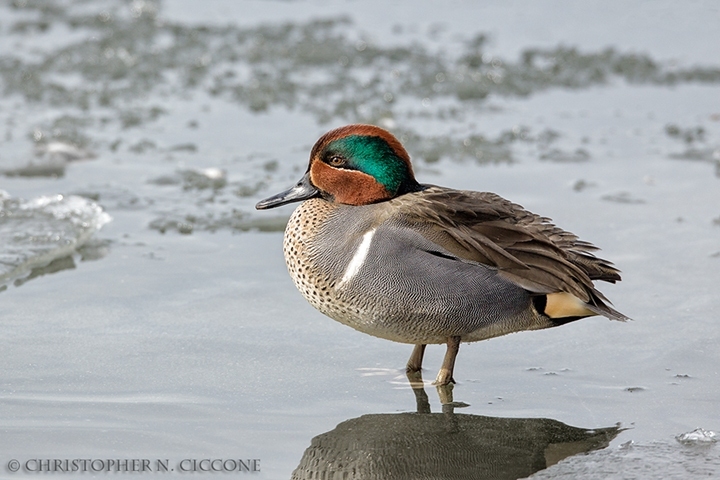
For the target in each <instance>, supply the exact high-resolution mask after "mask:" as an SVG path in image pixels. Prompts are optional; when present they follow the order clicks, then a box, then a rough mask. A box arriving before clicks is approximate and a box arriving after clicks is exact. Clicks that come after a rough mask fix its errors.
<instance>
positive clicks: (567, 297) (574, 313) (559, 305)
mask: <svg viewBox="0 0 720 480" xmlns="http://www.w3.org/2000/svg"><path fill="white" fill-rule="evenodd" d="M545 315H547V316H548V317H550V318H564V317H589V316H591V315H597V313H595V312H593V311H592V310H589V309H588V308H587V307H586V306H585V302H583V301H582V300H580V299H579V298H577V297H576V296H575V295H571V294H569V293H565V292H558V293H550V294H548V295H547V304H546V305H545Z"/></svg>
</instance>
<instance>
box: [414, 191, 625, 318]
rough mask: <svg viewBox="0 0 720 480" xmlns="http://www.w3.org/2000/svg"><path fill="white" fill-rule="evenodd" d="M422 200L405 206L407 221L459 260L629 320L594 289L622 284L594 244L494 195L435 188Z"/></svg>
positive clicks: (524, 285)
mask: <svg viewBox="0 0 720 480" xmlns="http://www.w3.org/2000/svg"><path fill="white" fill-rule="evenodd" d="M419 195H420V197H421V200H422V201H420V202H417V201H414V202H412V203H408V204H407V207H408V208H407V210H406V212H407V214H408V216H411V217H413V220H414V221H415V222H422V223H424V224H425V225H427V226H428V227H429V228H430V229H432V230H434V232H433V234H432V236H433V237H434V239H435V241H438V238H440V240H439V241H438V243H440V244H441V246H443V247H444V248H446V249H447V250H448V251H450V252H452V253H453V254H455V255H457V256H458V257H460V258H464V259H466V260H471V261H477V262H480V263H484V264H487V265H490V266H494V267H496V268H498V271H499V272H500V274H501V275H503V276H505V278H507V279H508V280H511V281H513V282H515V283H517V284H518V285H520V286H522V287H523V288H526V289H528V290H530V291H533V292H536V293H552V292H567V293H570V294H572V295H575V296H576V297H578V298H579V299H581V300H582V301H584V302H586V303H588V305H590V306H591V310H593V311H596V313H599V314H601V315H605V316H608V317H610V318H615V319H618V320H622V319H624V318H625V317H624V316H623V315H622V314H621V313H619V312H617V311H615V310H614V309H612V308H611V307H609V306H608V305H607V304H606V302H607V303H609V302H608V300H607V298H605V296H604V295H603V294H602V293H600V292H599V291H598V290H596V289H595V287H594V285H593V283H592V281H593V280H603V281H607V282H611V283H615V282H616V281H619V280H620V274H619V271H618V270H617V269H616V268H615V267H614V266H613V264H612V263H611V262H609V261H607V260H604V259H602V258H598V257H596V256H595V255H593V253H591V252H595V251H597V250H599V249H598V248H597V247H596V246H594V245H593V244H591V243H589V242H586V241H583V240H580V239H579V238H578V237H577V236H576V235H574V234H572V233H570V232H567V231H565V230H563V229H561V228H559V227H557V226H555V225H554V224H553V223H552V221H551V220H550V219H549V218H546V217H541V216H539V215H535V214H533V213H531V212H528V211H527V210H525V209H523V208H522V207H521V206H520V205H517V204H514V203H512V202H509V201H508V200H505V199H504V198H502V197H500V196H498V195H495V194H493V193H480V192H466V191H458V190H451V189H445V188H440V187H431V188H428V189H426V190H424V191H422V192H420V193H419ZM415 200H417V199H415ZM428 224H429V225H428ZM440 232H443V233H440Z"/></svg>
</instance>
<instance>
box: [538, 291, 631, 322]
mask: <svg viewBox="0 0 720 480" xmlns="http://www.w3.org/2000/svg"><path fill="white" fill-rule="evenodd" d="M590 294H591V295H590V302H587V303H586V302H583V301H582V300H580V299H579V298H577V297H576V296H574V295H572V294H570V293H567V292H557V293H549V294H547V295H543V296H541V297H544V298H540V299H536V300H535V302H534V303H535V308H536V309H537V310H538V312H539V313H542V314H543V315H545V316H547V317H549V318H550V319H551V320H552V321H553V323H555V324H558V325H562V324H564V323H568V322H571V321H573V320H578V319H580V318H585V317H591V316H593V315H602V316H604V317H607V318H609V319H610V320H618V321H621V322H625V321H627V320H630V318H629V317H627V316H625V315H623V314H622V313H620V312H618V311H617V310H615V309H614V308H612V307H611V306H609V305H608V303H610V302H609V301H608V300H607V299H606V298H605V297H604V296H603V295H602V294H601V293H600V292H598V291H592V292H590ZM543 300H544V301H543ZM606 302H607V303H606Z"/></svg>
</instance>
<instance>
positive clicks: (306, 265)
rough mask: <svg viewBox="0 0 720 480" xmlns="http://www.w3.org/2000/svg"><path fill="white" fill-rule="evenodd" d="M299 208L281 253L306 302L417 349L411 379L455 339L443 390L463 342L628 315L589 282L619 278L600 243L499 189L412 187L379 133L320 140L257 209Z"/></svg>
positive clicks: (398, 154)
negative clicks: (433, 350)
mask: <svg viewBox="0 0 720 480" xmlns="http://www.w3.org/2000/svg"><path fill="white" fill-rule="evenodd" d="M298 201H303V203H302V204H300V206H299V207H298V208H297V209H296V210H295V212H294V213H293V215H292V217H290V221H289V222H288V225H287V228H286V230H285V241H284V252H285V261H286V262H287V266H288V270H289V272H290V276H292V278H293V280H294V281H295V285H296V286H297V288H298V289H299V290H300V292H301V293H302V294H303V296H304V297H305V298H306V299H307V301H308V302H310V304H312V305H313V306H314V307H315V308H317V309H318V310H320V311H321V312H322V313H324V314H325V315H327V316H329V317H330V318H333V319H335V320H337V321H338V322H341V323H344V324H345V325H348V326H350V327H353V328H355V329H357V330H360V331H361V332H365V333H368V334H370V335H374V336H376V337H380V338H386V339H388V340H393V341H396V342H402V343H410V344H415V348H414V350H413V353H412V355H411V356H410V360H409V361H408V364H407V369H408V372H413V371H419V370H420V369H421V366H422V358H423V353H424V351H425V346H426V345H427V344H430V343H438V344H439V343H447V352H446V354H445V359H444V361H443V365H442V367H441V369H440V372H439V373H438V375H437V378H436V380H435V383H436V384H440V385H446V384H448V383H450V382H454V380H453V378H452V375H453V367H454V364H455V357H456V356H457V353H458V347H459V345H460V342H475V341H478V340H484V339H486V338H491V337H497V336H500V335H505V334H507V333H511V332H517V331H521V330H535V329H541V328H548V327H555V326H558V325H563V324H565V323H568V322H571V321H574V320H578V319H580V318H584V317H589V316H592V315H604V316H606V317H608V318H610V319H613V320H626V319H627V317H625V316H624V315H623V314H621V313H620V312H618V311H616V310H614V309H613V308H612V307H610V306H609V305H608V303H609V302H608V300H607V299H606V298H605V297H604V296H603V294H602V293H600V292H599V291H598V290H596V289H595V286H594V285H593V280H604V281H607V282H611V283H615V282H616V281H618V280H620V275H619V272H618V270H617V269H616V268H615V267H614V266H613V265H612V264H611V263H610V262H608V261H606V260H603V259H601V258H598V257H596V256H594V255H593V254H592V253H591V252H593V251H595V250H597V248H596V247H595V246H593V245H592V244H590V243H587V242H584V241H582V240H579V239H578V237H577V236H576V235H574V234H572V233H570V232H566V231H565V230H562V229H560V228H558V227H556V226H555V225H553V224H552V223H550V220H549V219H548V218H545V217H540V216H538V215H535V214H534V213H530V212H528V211H527V210H525V209H523V208H522V207H521V206H520V205H516V204H514V203H512V202H509V201H508V200H505V199H504V198H502V197H500V196H498V195H495V194H494V193H486V192H482V193H481V192H472V191H462V190H452V189H449V188H443V187H437V186H431V185H422V184H420V183H418V182H417V181H416V180H415V177H414V175H413V171H412V166H411V164H410V157H409V156H408V154H407V152H406V151H405V148H403V146H402V145H401V144H400V142H399V141H398V140H397V139H396V138H395V137H394V136H393V135H392V134H390V133H389V132H387V131H385V130H383V129H381V128H379V127H375V126H372V125H348V126H345V127H341V128H338V129H335V130H332V131H330V132H328V133H326V134H325V135H323V136H322V137H321V138H320V139H319V140H318V141H317V143H316V144H315V146H314V147H313V148H312V151H311V153H310V165H309V167H308V169H307V172H306V173H305V175H304V176H303V178H302V179H301V180H300V181H299V182H298V183H297V185H295V186H294V187H292V188H290V189H288V190H286V191H284V192H282V193H279V194H277V195H275V196H272V197H270V198H268V199H265V200H263V201H261V202H260V203H258V204H257V206H256V207H257V208H258V209H267V208H273V207H277V206H279V205H284V204H287V203H291V202H298Z"/></svg>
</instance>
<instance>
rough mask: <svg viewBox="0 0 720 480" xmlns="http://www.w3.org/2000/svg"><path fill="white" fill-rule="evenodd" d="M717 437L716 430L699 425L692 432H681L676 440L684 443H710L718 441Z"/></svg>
mask: <svg viewBox="0 0 720 480" xmlns="http://www.w3.org/2000/svg"><path fill="white" fill-rule="evenodd" d="M716 437H717V435H716V434H715V432H713V431H711V430H705V429H704V428H700V427H698V428H696V429H695V430H693V431H692V432H686V433H681V434H680V435H678V436H676V437H675V440H677V441H678V442H680V443H682V444H683V445H710V444H713V443H716V442H717V438H716Z"/></svg>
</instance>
